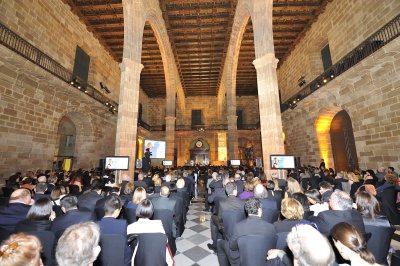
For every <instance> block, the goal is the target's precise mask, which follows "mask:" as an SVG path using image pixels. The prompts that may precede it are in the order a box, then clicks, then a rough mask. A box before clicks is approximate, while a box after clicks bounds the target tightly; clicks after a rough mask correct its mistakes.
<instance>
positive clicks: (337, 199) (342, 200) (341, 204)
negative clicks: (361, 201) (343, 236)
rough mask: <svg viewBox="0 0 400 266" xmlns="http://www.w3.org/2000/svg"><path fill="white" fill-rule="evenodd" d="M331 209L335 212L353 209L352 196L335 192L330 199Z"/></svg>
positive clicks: (339, 191)
mask: <svg viewBox="0 0 400 266" xmlns="http://www.w3.org/2000/svg"><path fill="white" fill-rule="evenodd" d="M329 207H330V208H331V209H332V210H335V211H346V210H351V209H352V208H353V200H352V199H351V197H350V195H349V194H347V193H346V192H343V191H341V190H338V189H337V190H335V191H334V192H333V193H332V195H331V197H330V198H329Z"/></svg>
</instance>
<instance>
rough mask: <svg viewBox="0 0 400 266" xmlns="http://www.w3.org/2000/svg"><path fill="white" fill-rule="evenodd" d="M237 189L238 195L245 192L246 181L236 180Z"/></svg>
mask: <svg viewBox="0 0 400 266" xmlns="http://www.w3.org/2000/svg"><path fill="white" fill-rule="evenodd" d="M235 184H236V187H237V193H238V195H239V194H240V193H242V192H243V191H244V181H243V180H236V181H235Z"/></svg>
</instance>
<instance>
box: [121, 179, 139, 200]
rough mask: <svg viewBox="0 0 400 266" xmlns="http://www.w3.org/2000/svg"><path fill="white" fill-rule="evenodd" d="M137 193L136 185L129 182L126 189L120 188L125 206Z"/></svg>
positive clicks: (125, 186)
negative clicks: (135, 192) (134, 193)
mask: <svg viewBox="0 0 400 266" xmlns="http://www.w3.org/2000/svg"><path fill="white" fill-rule="evenodd" d="M134 191H135V185H134V184H133V183H132V182H128V183H126V184H125V185H124V187H121V186H120V193H119V197H120V198H121V200H122V203H123V205H126V204H128V202H129V201H131V200H132V197H133V192H134Z"/></svg>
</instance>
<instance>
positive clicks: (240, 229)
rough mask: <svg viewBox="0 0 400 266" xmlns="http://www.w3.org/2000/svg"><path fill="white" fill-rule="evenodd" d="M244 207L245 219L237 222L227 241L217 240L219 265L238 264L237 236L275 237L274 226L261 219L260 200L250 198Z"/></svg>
mask: <svg viewBox="0 0 400 266" xmlns="http://www.w3.org/2000/svg"><path fill="white" fill-rule="evenodd" d="M244 209H245V211H246V213H247V215H248V217H247V219H246V220H243V221H241V222H239V223H237V224H236V225H235V227H234V229H233V235H232V237H231V239H230V240H229V241H226V240H219V241H218V262H219V265H221V266H225V265H227V266H229V265H239V262H240V254H239V247H238V238H239V237H241V236H247V235H265V236H267V237H270V238H274V237H275V234H276V232H275V228H274V226H273V225H272V224H270V223H268V222H266V221H264V220H262V219H261V215H262V208H261V203H260V200H258V199H255V198H250V199H248V200H246V202H245V204H244Z"/></svg>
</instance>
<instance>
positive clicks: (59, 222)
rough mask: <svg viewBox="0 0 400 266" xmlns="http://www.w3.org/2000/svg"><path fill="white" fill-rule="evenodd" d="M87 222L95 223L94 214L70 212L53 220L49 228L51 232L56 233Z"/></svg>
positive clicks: (78, 211) (77, 211)
mask: <svg viewBox="0 0 400 266" xmlns="http://www.w3.org/2000/svg"><path fill="white" fill-rule="evenodd" d="M88 221H95V217H94V213H92V212H86V211H80V210H70V211H67V212H66V213H64V214H63V215H61V216H58V217H57V218H56V219H54V221H53V224H52V226H51V231H53V232H54V233H57V232H58V231H61V230H65V229H67V227H69V226H71V225H73V224H78V223H84V222H88Z"/></svg>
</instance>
